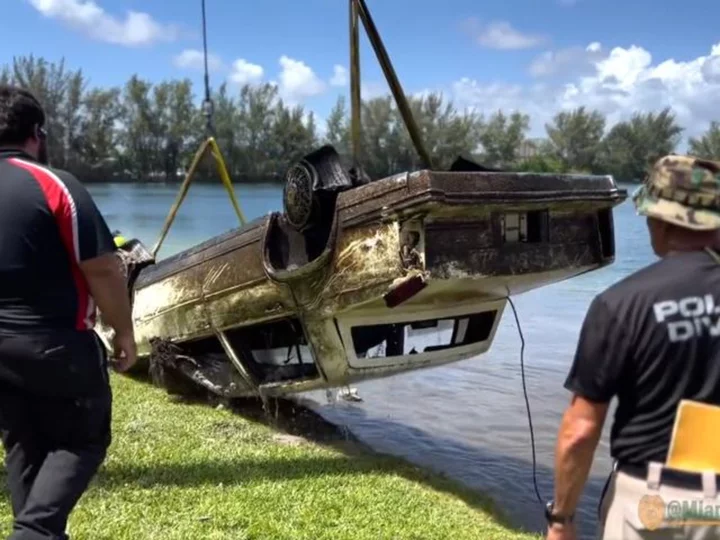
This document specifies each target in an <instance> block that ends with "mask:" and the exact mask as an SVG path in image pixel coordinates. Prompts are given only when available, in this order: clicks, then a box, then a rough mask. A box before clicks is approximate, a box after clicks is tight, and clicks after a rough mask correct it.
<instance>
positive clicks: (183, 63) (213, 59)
mask: <svg viewBox="0 0 720 540" xmlns="http://www.w3.org/2000/svg"><path fill="white" fill-rule="evenodd" d="M173 63H174V64H175V65H176V66H177V67H179V68H181V69H200V70H202V69H205V58H204V56H203V52H202V51H198V50H197V49H185V50H184V51H183V52H181V53H180V54H178V55H177V56H175V58H173ZM222 67H223V63H222V60H220V57H218V56H217V55H214V54H211V53H210V54H208V70H210V71H217V70H219V69H222Z"/></svg>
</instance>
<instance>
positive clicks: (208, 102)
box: [201, 0, 215, 134]
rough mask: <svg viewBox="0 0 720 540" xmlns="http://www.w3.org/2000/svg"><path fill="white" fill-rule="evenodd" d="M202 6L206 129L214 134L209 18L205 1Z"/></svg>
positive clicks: (203, 0)
mask: <svg viewBox="0 0 720 540" xmlns="http://www.w3.org/2000/svg"><path fill="white" fill-rule="evenodd" d="M201 4H202V26H203V62H204V63H205V100H204V101H203V113H204V114H205V121H206V129H207V131H208V133H211V134H214V132H215V129H214V126H213V123H212V116H213V113H214V112H215V111H214V108H215V107H214V104H213V101H212V97H211V96H210V70H209V68H208V46H207V18H206V16H205V0H202V1H201Z"/></svg>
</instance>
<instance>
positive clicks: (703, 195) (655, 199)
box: [632, 155, 720, 231]
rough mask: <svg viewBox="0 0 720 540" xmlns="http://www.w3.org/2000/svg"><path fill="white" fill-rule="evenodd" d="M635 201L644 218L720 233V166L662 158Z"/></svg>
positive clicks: (685, 158) (719, 164) (719, 163)
mask: <svg viewBox="0 0 720 540" xmlns="http://www.w3.org/2000/svg"><path fill="white" fill-rule="evenodd" d="M632 198H633V202H634V203H635V208H636V209H637V213H638V214H639V215H641V216H647V217H653V218H656V219H660V220H662V221H666V222H668V223H672V224H674V225H678V226H680V227H685V228H686V229H693V230H698V231H703V230H713V229H720V162H717V161H708V160H704V159H698V158H694V157H692V156H676V155H670V156H665V157H662V158H660V159H659V160H658V161H657V162H656V163H655V165H654V167H653V169H652V171H651V172H650V174H649V175H648V177H647V179H646V180H645V183H644V184H643V185H642V186H641V187H640V188H639V189H638V190H637V191H636V192H635V193H634V194H633V197H632Z"/></svg>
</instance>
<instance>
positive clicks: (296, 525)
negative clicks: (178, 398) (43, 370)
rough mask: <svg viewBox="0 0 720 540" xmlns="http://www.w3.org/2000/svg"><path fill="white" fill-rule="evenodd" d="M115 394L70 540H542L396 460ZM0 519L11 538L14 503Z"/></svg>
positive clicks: (477, 499) (161, 396)
mask: <svg viewBox="0 0 720 540" xmlns="http://www.w3.org/2000/svg"><path fill="white" fill-rule="evenodd" d="M113 387H114V391H115V413H114V429H115V434H114V437H115V438H114V442H113V446H112V448H111V450H110V454H109V456H108V459H107V461H106V463H105V466H104V467H103V469H102V472H101V473H100V474H99V475H98V477H97V479H96V480H95V482H94V483H93V486H92V488H91V489H90V490H89V491H88V493H87V494H86V495H85V497H84V498H83V499H82V500H81V503H80V505H79V506H78V508H77V510H76V511H75V513H74V514H73V515H72V518H71V522H70V533H71V535H72V538H73V540H83V539H87V540H90V539H92V540H110V539H112V540H126V539H127V540H130V539H132V540H180V539H182V540H215V539H228V540H229V539H232V540H241V539H277V540H281V539H308V540H309V539H313V540H314V539H323V538H327V539H333V540H335V539H343V540H345V539H360V538H362V539H366V538H367V539H373V540H374V539H380V538H388V539H389V538H393V539H403V540H404V539H420V538H423V539H424V538H428V539H430V538H437V539H446V538H452V539H453V540H459V539H463V538H468V539H470V538H472V539H479V538H482V539H486V540H490V539H530V538H538V537H537V535H529V534H522V533H518V532H515V531H514V530H513V529H512V528H510V527H508V526H506V525H503V524H502V520H501V519H500V518H499V517H497V514H495V513H494V512H493V510H492V508H491V505H490V503H489V502H488V501H487V500H485V499H484V498H482V497H481V496H479V495H477V494H474V493H471V492H469V491H466V490H463V489H460V488H458V487H457V486H455V485H454V484H452V483H449V482H446V481H445V480H442V479H439V478H437V477H435V476H431V475H428V474H426V473H423V472H422V471H420V470H418V469H416V468H414V467H412V466H410V465H407V464H405V463H403V462H399V461H398V460H395V459H392V458H386V457H380V456H376V455H372V454H370V453H367V452H364V451H362V450H361V449H360V448H359V447H354V449H353V448H347V447H346V448H343V449H342V450H341V449H340V448H338V447H333V446H330V445H320V444H317V443H310V442H307V441H306V440H304V439H299V438H296V437H293V436H289V435H286V434H281V433H280V432H278V431H276V430H273V429H270V428H269V427H267V426H266V425H263V424H262V423H259V422H255V421H251V420H249V419H247V416H246V417H243V416H240V415H238V414H235V413H233V412H231V411H228V410H222V409H214V408H212V407H209V406H207V405H202V404H179V403H173V402H172V401H171V400H169V399H168V397H167V395H166V394H165V393H164V392H163V391H161V390H159V389H156V388H153V387H151V386H148V385H146V384H144V383H141V382H137V381H133V380H130V379H128V378H125V377H119V376H117V375H114V376H113ZM4 480H5V479H4V478H2V481H3V484H4ZM0 512H1V513H2V527H0V534H1V535H2V536H3V537H4V536H6V535H7V533H8V532H9V530H10V516H11V511H10V506H9V503H8V501H7V496H4V497H3V498H2V500H1V501H0Z"/></svg>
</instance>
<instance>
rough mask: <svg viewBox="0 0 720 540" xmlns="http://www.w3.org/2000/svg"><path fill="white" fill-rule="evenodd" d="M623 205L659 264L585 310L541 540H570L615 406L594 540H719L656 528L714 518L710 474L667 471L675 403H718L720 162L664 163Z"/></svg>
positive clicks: (699, 531) (670, 159) (699, 528)
mask: <svg viewBox="0 0 720 540" xmlns="http://www.w3.org/2000/svg"><path fill="white" fill-rule="evenodd" d="M633 199H634V202H635V205H636V208H637V211H638V214H640V215H642V216H645V217H646V218H647V224H648V229H649V233H650V240H651V243H652V248H653V250H654V252H655V253H656V254H657V255H658V256H659V257H660V260H659V261H657V262H655V263H653V264H651V265H649V266H647V267H646V268H643V269H641V270H639V271H637V272H635V273H634V274H632V275H630V276H628V277H627V278H625V279H623V280H621V281H620V282H618V283H616V284H614V285H613V286H611V287H609V288H608V289H607V290H605V291H603V292H602V293H601V294H599V295H597V296H596V297H595V298H594V300H593V301H592V303H591V305H590V307H589V310H588V312H587V315H586V318H585V321H584V323H583V326H582V329H581V332H580V339H579V343H578V346H577V351H576V354H575V358H574V362H573V364H572V367H571V369H570V373H569V375H568V378H567V381H566V383H565V387H566V388H567V389H568V390H570V391H571V392H572V393H573V396H572V400H571V403H570V405H569V407H568V409H567V410H566V412H565V414H564V416H563V420H562V424H561V426H560V431H559V434H558V442H557V447H556V459H555V499H554V501H552V502H550V503H548V505H547V508H546V517H547V519H548V533H547V538H548V539H549V540H570V539H573V540H574V539H575V538H576V536H575V528H574V524H573V516H574V513H575V509H576V505H577V503H578V499H579V498H580V495H581V493H582V491H583V488H584V485H585V482H586V480H587V476H588V473H589V470H590V466H591V464H592V460H593V455H594V452H595V449H596V447H597V443H598V441H599V439H600V435H601V431H602V427H603V424H604V422H605V417H606V414H607V410H608V406H609V404H610V401H611V400H612V398H613V397H617V398H618V406H617V410H616V413H615V419H614V423H613V426H612V431H611V436H610V447H611V455H612V458H613V460H614V462H615V467H614V471H613V473H612V475H611V478H610V479H609V484H608V486H607V489H606V492H605V494H604V496H603V500H602V511H601V517H600V521H601V526H600V532H599V538H602V539H605V540H625V539H639V538H653V539H665V538H667V539H670V538H690V539H699V538H704V539H705V538H708V539H709V538H720V526H711V525H708V524H707V523H705V524H703V523H700V522H697V521H695V522H694V523H692V522H691V523H687V524H686V525H684V526H681V525H679V524H678V523H673V522H672V520H671V519H670V520H669V521H668V520H666V521H663V516H665V517H669V518H672V517H677V516H669V513H668V508H669V507H667V506H666V505H667V504H668V503H670V504H674V503H673V501H679V502H680V504H683V503H684V504H686V505H687V506H686V507H685V508H686V509H692V508H695V509H698V508H707V505H711V506H712V505H718V509H720V498H718V496H717V491H718V486H720V476H716V474H715V473H714V472H709V473H706V474H705V475H703V474H700V473H694V472H688V471H684V470H683V471H681V470H677V469H671V468H669V467H668V466H667V464H666V460H667V457H668V451H669V448H670V443H671V440H672V437H673V427H674V425H675V420H676V412H677V410H678V405H679V403H680V401H681V400H693V401H695V402H700V403H705V404H711V405H716V406H717V405H720V257H718V255H717V252H718V251H720V163H717V162H711V161H705V160H700V159H695V158H692V157H685V156H666V157H664V158H662V159H660V160H658V162H657V163H656V164H655V166H654V168H653V170H652V171H651V173H650V175H649V176H648V178H647V180H646V182H645V184H644V185H643V186H642V187H641V188H640V189H639V190H638V191H637V192H636V194H635V195H634V197H633ZM704 435H705V434H703V433H697V434H696V436H697V438H695V436H693V440H692V441H689V442H690V444H691V446H692V445H695V446H696V447H697V445H702V444H703V442H702V437H703V436H704ZM713 435H715V436H717V434H713ZM686 442H688V441H686ZM718 472H719V473H720V471H718ZM693 501H694V503H693ZM698 501H700V503H702V504H701V505H700V506H698ZM714 517H715V519H718V518H720V513H716V514H715V516H714ZM708 518H709V517H708V516H707V515H706V521H707V519H708ZM718 523H719V524H720V521H718Z"/></svg>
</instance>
